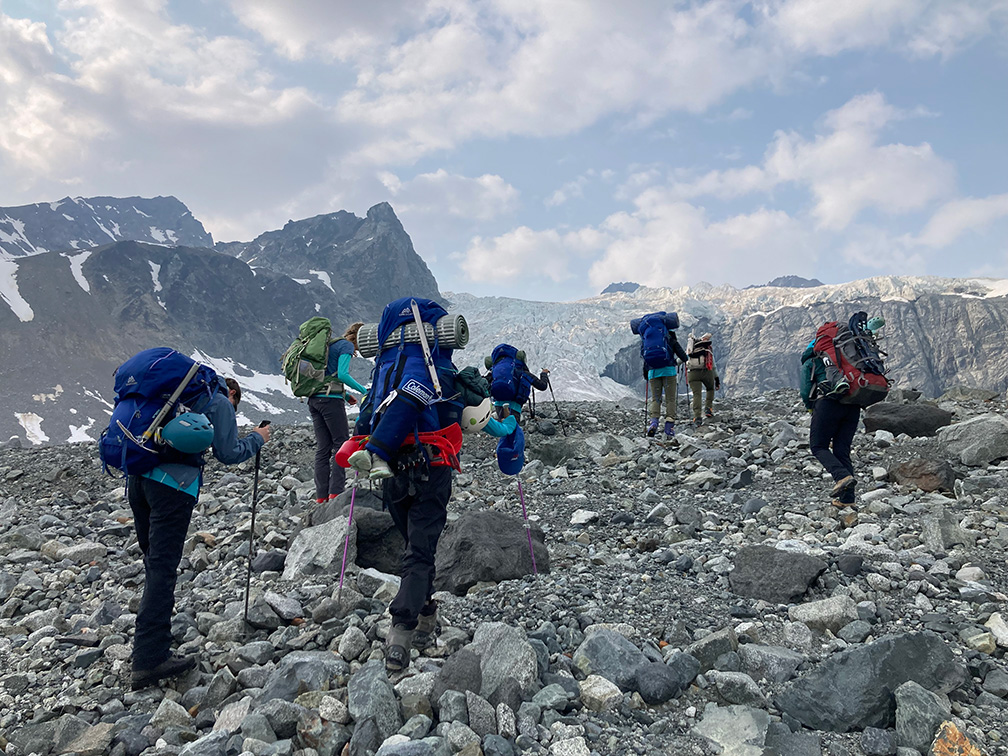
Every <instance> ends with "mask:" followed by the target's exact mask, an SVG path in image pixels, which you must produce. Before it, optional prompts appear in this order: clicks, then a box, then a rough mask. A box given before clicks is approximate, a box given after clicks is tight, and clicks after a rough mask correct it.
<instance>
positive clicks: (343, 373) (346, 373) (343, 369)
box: [336, 354, 367, 394]
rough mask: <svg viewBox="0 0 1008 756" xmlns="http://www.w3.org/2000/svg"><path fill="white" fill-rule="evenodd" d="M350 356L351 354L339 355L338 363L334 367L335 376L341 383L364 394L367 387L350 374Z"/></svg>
mask: <svg viewBox="0 0 1008 756" xmlns="http://www.w3.org/2000/svg"><path fill="white" fill-rule="evenodd" d="M352 357H353V355H350V354H341V355H340V356H339V365H338V367H337V369H336V377H337V378H339V380H340V383H342V384H343V385H345V386H349V387H350V388H352V389H353V390H354V391H357V392H358V393H361V394H366V393H367V389H366V388H364V387H363V386H361V385H360V384H359V383H357V381H355V380H354V378H353V376H352V375H350V360H351V358H352Z"/></svg>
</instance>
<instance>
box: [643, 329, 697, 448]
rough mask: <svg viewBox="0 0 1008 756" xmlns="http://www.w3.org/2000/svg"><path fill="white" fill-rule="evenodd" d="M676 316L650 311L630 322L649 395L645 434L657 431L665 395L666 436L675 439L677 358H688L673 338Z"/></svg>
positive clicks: (651, 434) (682, 360) (652, 434)
mask: <svg viewBox="0 0 1008 756" xmlns="http://www.w3.org/2000/svg"><path fill="white" fill-rule="evenodd" d="M678 327H679V316H678V315H677V314H676V313H674V312H668V313H666V312H664V311H662V312H652V313H650V314H648V315H644V316H643V317H640V318H634V319H633V320H631V321H630V330H631V332H632V333H634V334H637V335H638V336H640V339H641V358H642V359H643V361H644V380H645V381H647V385H646V390H647V391H648V392H649V393H650V395H651V400H650V402H649V403H648V406H647V409H648V418H649V420H648V426H647V435H648V436H652V437H653V436H654V435H655V434H656V433H657V432H658V419H659V416H660V415H661V404H662V394H664V395H665V427H664V431H665V437H666V438H667V439H672V438H674V437H675V422H676V375H677V374H678V369H677V368H676V358H678V359H679V361H680V362H682V363H685V362H686V361H687V360H688V359H689V357H688V355H687V354H686V350H684V349H683V348H682V346H681V345H680V344H679V341H678V339H676V335H675V329H677V328H678Z"/></svg>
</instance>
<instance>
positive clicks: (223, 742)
mask: <svg viewBox="0 0 1008 756" xmlns="http://www.w3.org/2000/svg"><path fill="white" fill-rule="evenodd" d="M229 737H230V735H228V734H227V733H226V732H211V733H210V734H208V735H204V736H203V737H202V738H199V739H198V740H194V741H193V742H192V743H187V744H186V745H184V746H182V750H181V751H179V756H224V755H225V753H226V752H227V748H226V746H227V742H228V738H229Z"/></svg>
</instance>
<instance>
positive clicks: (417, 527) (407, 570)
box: [382, 467, 451, 630]
mask: <svg viewBox="0 0 1008 756" xmlns="http://www.w3.org/2000/svg"><path fill="white" fill-rule="evenodd" d="M383 485H384V488H383V490H382V500H383V501H384V503H385V506H386V507H388V510H389V514H391V515H392V521H393V522H394V523H395V525H396V527H397V528H398V529H399V532H400V533H402V536H403V538H404V539H405V540H406V550H405V551H404V552H403V569H402V583H400V585H399V592H398V593H397V594H396V596H395V598H394V599H392V603H391V605H390V606H389V614H391V615H392V621H393V622H394V623H395V624H401V625H405V626H406V627H408V628H410V629H411V630H412V629H413V628H415V627H416V624H417V617H418V616H419V615H420V610H421V609H423V607H424V606H425V605H426V604H427V603H428V602H430V599H431V595H432V594H433V593H434V555H435V552H436V551H437V544H438V539H439V538H440V537H441V532H442V531H443V530H444V526H445V523H446V522H447V521H448V499H449V498H451V468H450V467H432V468H429V469H428V470H426V471H420V470H409V471H406V472H403V473H399V474H398V475H396V476H395V477H393V478H389V479H388V480H386V481H385V483H384V484H383Z"/></svg>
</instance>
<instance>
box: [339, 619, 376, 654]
mask: <svg viewBox="0 0 1008 756" xmlns="http://www.w3.org/2000/svg"><path fill="white" fill-rule="evenodd" d="M370 647H371V644H370V643H369V642H368V639H367V636H366V635H364V631H363V630H361V629H360V628H359V627H357V626H356V625H351V626H350V627H348V628H347V629H346V630H345V631H344V633H343V635H342V636H341V637H340V642H339V647H338V649H337V650H338V651H339V655H340V656H342V657H343V658H344V659H346V660H347V661H348V662H349V661H353V660H354V659H356V658H358V657H359V656H360V655H361V654H362V653H364V651H365V650H366V649H368V648H370Z"/></svg>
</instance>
